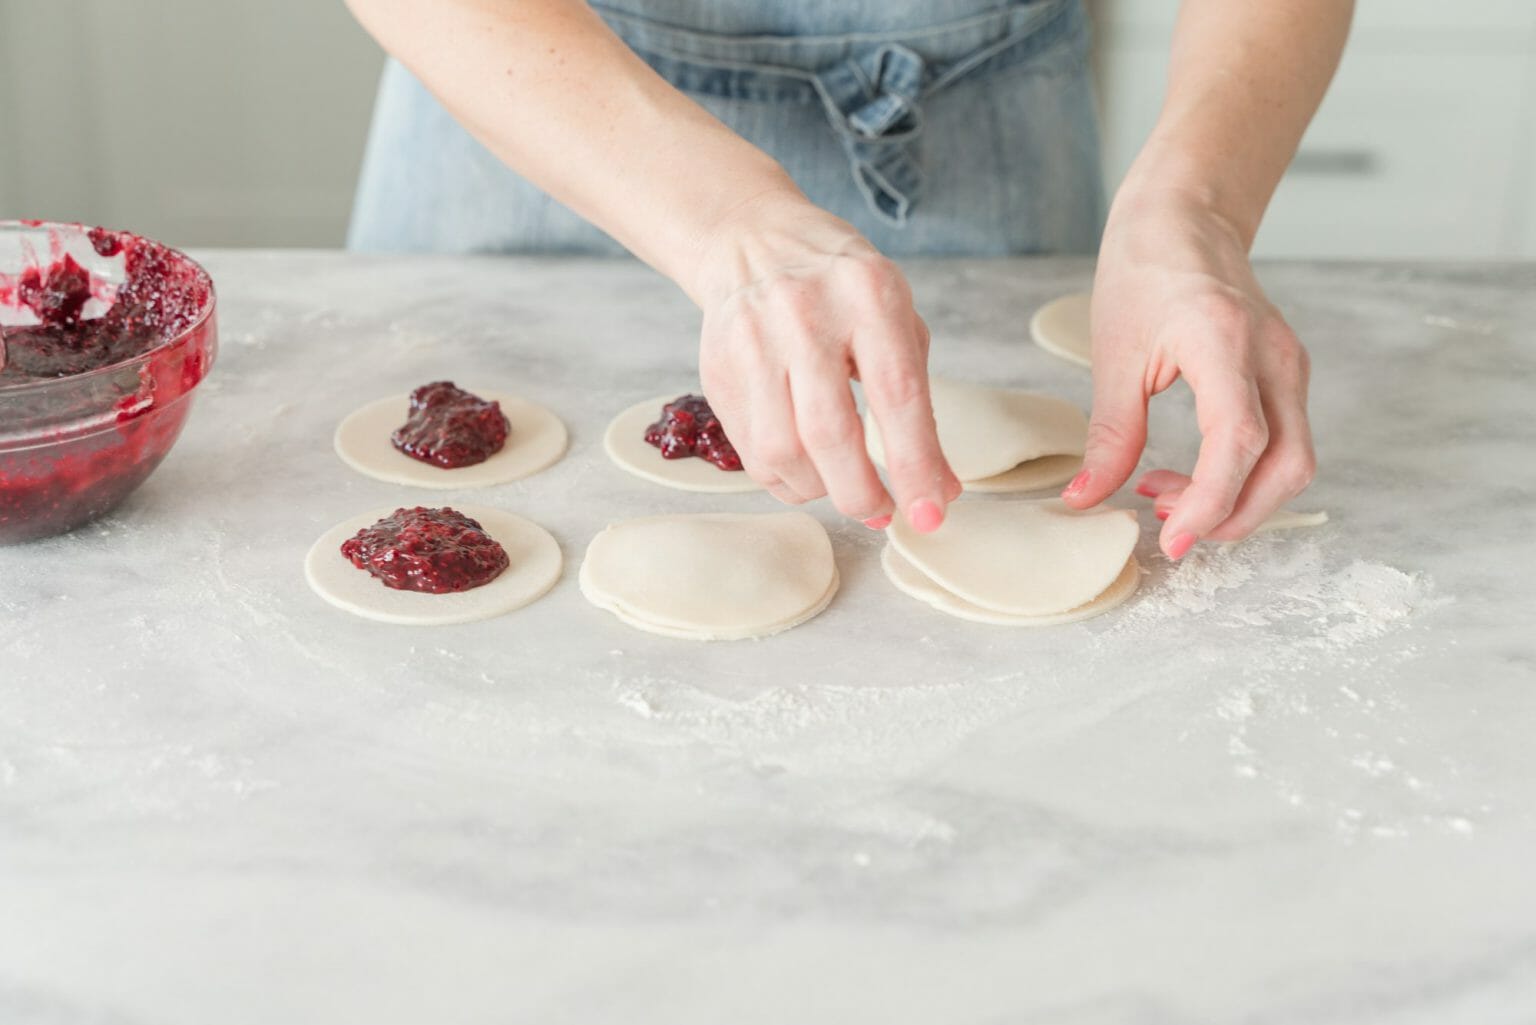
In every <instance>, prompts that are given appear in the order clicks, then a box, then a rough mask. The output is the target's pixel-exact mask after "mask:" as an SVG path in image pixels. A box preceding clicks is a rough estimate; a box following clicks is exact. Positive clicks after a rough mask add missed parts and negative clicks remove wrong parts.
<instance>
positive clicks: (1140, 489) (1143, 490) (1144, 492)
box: [1136, 484, 1157, 498]
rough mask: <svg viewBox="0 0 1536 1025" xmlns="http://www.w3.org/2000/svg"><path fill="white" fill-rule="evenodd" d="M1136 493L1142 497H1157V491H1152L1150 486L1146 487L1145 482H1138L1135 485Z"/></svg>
mask: <svg viewBox="0 0 1536 1025" xmlns="http://www.w3.org/2000/svg"><path fill="white" fill-rule="evenodd" d="M1136 493H1137V494H1138V495H1140V496H1142V497H1143V498H1156V497H1157V492H1156V491H1153V490H1152V489H1151V488H1149V487H1147V486H1146V485H1145V484H1138V485H1136Z"/></svg>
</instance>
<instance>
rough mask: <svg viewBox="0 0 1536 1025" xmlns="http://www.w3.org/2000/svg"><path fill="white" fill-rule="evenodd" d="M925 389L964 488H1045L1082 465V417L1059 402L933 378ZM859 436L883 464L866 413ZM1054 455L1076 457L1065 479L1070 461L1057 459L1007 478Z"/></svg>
mask: <svg viewBox="0 0 1536 1025" xmlns="http://www.w3.org/2000/svg"><path fill="white" fill-rule="evenodd" d="M928 387H929V392H930V394H931V395H932V397H933V418H934V422H935V424H936V425H937V426H938V430H939V447H940V448H942V449H943V450H944V455H945V458H947V459H948V460H949V465H950V468H951V469H953V470H954V471H955V476H957V477H959V478H960V480H961V481H962V482H963V483H965V484H966V485H967V486H970V485H971V484H972V483H979V484H981V485H982V487H980V488H977V489H976V490H979V491H1002V490H1014V491H1017V490H1025V489H1026V488H1039V487H1049V486H1050V485H1051V484H1055V483H1060V482H1063V481H1067V480H1071V479H1072V476H1073V474H1075V473H1076V472H1077V468H1076V467H1077V466H1080V465H1081V462H1082V460H1081V457H1082V454H1083V452H1084V451H1085V450H1086V448H1087V443H1088V418H1087V417H1086V416H1084V415H1083V411H1082V410H1080V409H1078V408H1077V407H1076V406H1074V405H1073V404H1072V403H1070V402H1068V401H1066V400H1065V399H1058V398H1056V397H1055V396H1052V395H1039V394H1035V393H1033V392H1027V391H1023V390H1020V389H1018V388H990V387H987V386H985V385H978V384H963V383H961V382H958V381H948V380H945V379H943V378H937V377H936V378H933V379H931V380H930V381H929V386H928ZM864 433H865V438H866V443H867V446H868V448H869V454H870V458H872V459H873V460H874V461H875V462H876V463H878V464H879V465H880V466H885V465H886V461H885V444H884V442H883V440H882V439H881V437H880V427H879V424H877V423H876V422H875V418H874V416H873V415H872V414H871V413H865V416H864ZM1052 456H1076V457H1078V462H1077V464H1075V465H1074V467H1073V469H1072V470H1071V472H1067V473H1066V475H1065V476H1060V474H1061V473H1063V472H1065V469H1066V466H1067V465H1068V464H1067V463H1065V462H1063V461H1060V460H1053V461H1052V462H1051V463H1050V464H1049V471H1051V472H1045V470H1044V469H1043V468H1042V467H1031V468H1029V469H1027V470H1025V472H1023V473H1021V474H1018V475H1014V474H1013V471H1014V470H1015V469H1018V468H1020V467H1021V466H1023V467H1028V466H1029V464H1031V463H1040V462H1042V461H1043V460H1044V459H1046V458H1048V457H1052ZM1039 481H1046V483H1038V482H1039Z"/></svg>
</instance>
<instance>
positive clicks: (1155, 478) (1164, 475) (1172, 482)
mask: <svg viewBox="0 0 1536 1025" xmlns="http://www.w3.org/2000/svg"><path fill="white" fill-rule="evenodd" d="M1187 487H1189V475H1188V474H1184V473H1178V472H1175V471H1173V470H1149V471H1148V472H1146V473H1144V474H1142V475H1141V479H1140V480H1139V481H1137V482H1136V493H1137V494H1138V495H1141V496H1143V497H1145V498H1161V497H1162V496H1163V495H1164V494H1166V493H1168V492H1172V491H1179V492H1182V491H1183V490H1184V489H1185V488H1187Z"/></svg>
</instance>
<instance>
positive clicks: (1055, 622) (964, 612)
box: [880, 544, 1141, 626]
mask: <svg viewBox="0 0 1536 1025" xmlns="http://www.w3.org/2000/svg"><path fill="white" fill-rule="evenodd" d="M880 565H881V567H882V568H883V569H884V570H885V575H886V578H887V579H888V580H890V582H891V583H892V584H894V585H895V587H896V589H897V590H898V591H901V592H902V593H904V594H909V595H911V596H912V597H914V598H917V599H918V600H920V601H924V602H927V603H928V604H929V605H932V606H933V607H934V608H936V609H938V610H939V611H940V612H945V613H948V614H949V615H951V616H955V617H957V618H959V619H968V620H970V621H972V622H974V623H989V624H992V625H994V626H1063V625H1065V624H1067V623H1076V622H1078V621H1080V620H1084V619H1092V618H1093V617H1094V616H1100V615H1103V614H1104V613H1106V612H1108V611H1109V610H1110V609H1112V608H1115V607H1116V606H1117V605H1121V604H1123V603H1124V602H1125V600H1126V599H1127V598H1129V597H1130V596H1131V595H1133V594H1135V593H1136V588H1137V587H1139V586H1140V585H1141V564H1140V563H1138V562H1137V561H1136V559H1135V558H1134V557H1132V558H1130V559H1127V560H1126V563H1125V568H1124V569H1122V570H1121V571H1120V575H1119V576H1117V577H1116V578H1115V580H1114V583H1112V584H1110V585H1109V587H1107V588H1105V589H1104V590H1103V591H1101V592H1100V593H1099V595H1098V597H1096V598H1094V599H1093V600H1091V601H1089V602H1087V603H1086V604H1083V605H1079V606H1078V607H1077V608H1075V609H1068V610H1067V611H1065V612H1058V613H1055V614H1053V615H1046V616H1014V615H1009V614H1008V613H1006V612H995V611H993V610H992V609H984V608H982V607H981V606H980V605H973V604H971V603H970V602H968V601H966V600H965V599H964V598H961V597H960V596H959V595H956V594H953V593H951V592H949V591H946V590H944V588H942V587H940V586H939V585H938V584H936V583H934V582H933V581H932V580H931V579H930V578H928V577H926V576H924V575H923V573H922V571H921V570H919V569H918V568H917V567H916V566H914V565H912V563H910V562H908V561H907V560H906V558H905V557H903V556H902V554H901V553H900V552H898V551H897V550H896V549H895V547H894V546H892V545H889V544H887V545H886V546H885V548H883V549H882V550H881V552H880Z"/></svg>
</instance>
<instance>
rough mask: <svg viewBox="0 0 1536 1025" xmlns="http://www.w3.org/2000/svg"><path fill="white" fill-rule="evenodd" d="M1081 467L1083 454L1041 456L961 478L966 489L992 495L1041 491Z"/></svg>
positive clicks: (1064, 479)
mask: <svg viewBox="0 0 1536 1025" xmlns="http://www.w3.org/2000/svg"><path fill="white" fill-rule="evenodd" d="M1082 468H1083V457H1082V456H1041V457H1040V458H1039V459H1031V460H1029V461H1028V462H1027V463H1020V464H1019V465H1018V466H1015V467H1014V468H1013V469H1011V470H1004V471H1003V472H1002V473H998V474H993V475H992V476H991V477H983V478H981V479H980V480H967V481H961V482H960V483H962V484H963V485H965V490H967V491H975V492H977V493H978V494H983V495H992V494H1005V493H1012V492H1019V491H1042V490H1044V489H1045V488H1054V487H1055V486H1056V485H1058V484H1065V483H1066V482H1067V481H1069V480H1071V479H1072V478H1073V477H1076V476H1077V471H1079V470H1081V469H1082Z"/></svg>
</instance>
